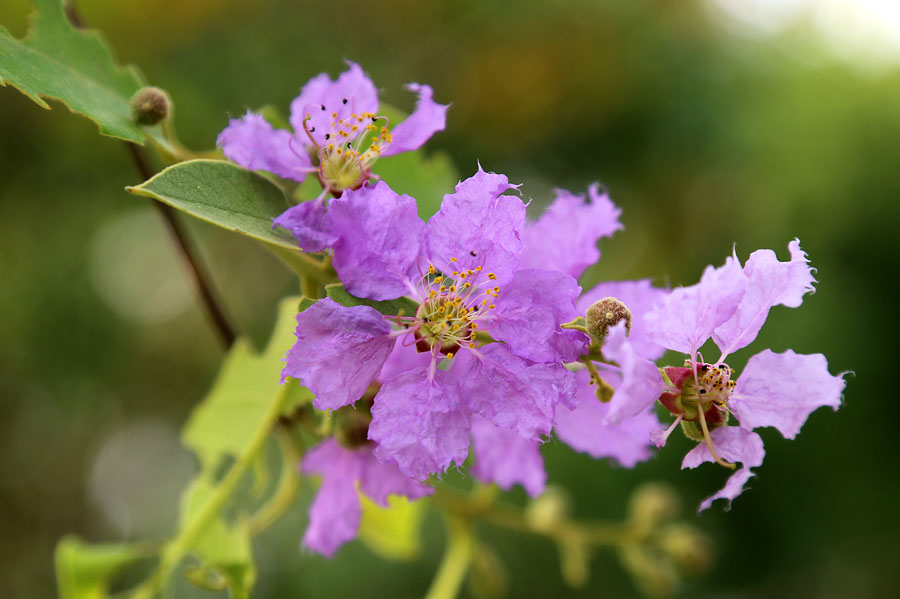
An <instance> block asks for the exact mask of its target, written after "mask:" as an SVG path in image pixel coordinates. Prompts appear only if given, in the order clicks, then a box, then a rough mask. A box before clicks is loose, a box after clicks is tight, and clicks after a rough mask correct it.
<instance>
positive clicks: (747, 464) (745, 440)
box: [681, 426, 766, 512]
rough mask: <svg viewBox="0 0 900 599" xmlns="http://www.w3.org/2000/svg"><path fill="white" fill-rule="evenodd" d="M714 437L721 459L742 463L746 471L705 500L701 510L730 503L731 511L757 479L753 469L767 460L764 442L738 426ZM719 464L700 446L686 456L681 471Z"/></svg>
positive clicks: (736, 475) (718, 431)
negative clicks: (720, 501) (719, 501)
mask: <svg viewBox="0 0 900 599" xmlns="http://www.w3.org/2000/svg"><path fill="white" fill-rule="evenodd" d="M710 436H711V438H712V441H713V444H714V445H715V446H716V452H717V453H718V454H719V456H720V457H722V458H724V459H726V460H728V461H730V462H733V463H737V462H740V463H741V465H742V467H741V468H740V469H739V470H738V471H737V472H735V473H734V474H732V475H731V476H730V477H729V478H728V481H727V482H726V483H725V486H724V487H723V488H722V490H721V491H719V492H718V493H716V494H715V495H712V496H711V497H707V498H706V499H704V500H703V503H701V504H700V509H699V510H698V511H700V512H702V511H703V510H705V509H707V508H708V507H709V506H711V505H712V503H713V501H715V500H716V499H727V500H728V506H729V507H731V501H732V500H734V498H735V497H737V496H738V495H740V494H741V493H743V492H744V485H745V484H747V481H748V480H750V478H752V477H753V476H754V475H753V472H751V471H750V469H751V468H756V467H757V466H759V465H761V464H762V463H763V458H764V457H766V452H765V450H764V449H763V442H762V439H761V438H760V437H759V435H757V434H756V433H754V432H750V431H746V430H744V429H742V428H739V427H737V426H726V427H723V428H717V429H716V430H714V431H712V432H711V433H710ZM715 461H716V460H715V458H714V457H713V456H712V454H711V453H710V451H709V447H707V446H706V443H700V444H699V445H697V446H696V447H695V448H694V449H692V450H691V451H689V452H688V453H687V455H686V456H684V461H682V463H681V467H682V468H696V467H697V466H699V465H700V464H702V463H704V462H715Z"/></svg>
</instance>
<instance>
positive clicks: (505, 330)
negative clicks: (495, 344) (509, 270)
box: [487, 269, 590, 362]
mask: <svg viewBox="0 0 900 599" xmlns="http://www.w3.org/2000/svg"><path fill="white" fill-rule="evenodd" d="M580 292H581V287H579V286H578V283H576V282H575V279H573V278H572V277H571V276H569V275H567V274H565V273H563V272H559V271H556V270H540V269H528V270H519V271H516V273H515V274H514V275H513V278H512V280H511V281H510V282H509V283H508V284H506V285H504V286H502V287H501V288H500V296H499V297H498V298H497V300H496V306H497V307H496V309H495V310H494V311H493V312H492V313H491V316H492V317H493V319H492V321H491V322H490V323H489V324H487V327H488V330H489V332H490V334H491V336H492V337H494V338H495V339H499V340H501V341H506V342H507V343H508V344H509V348H510V349H511V350H512V352H513V353H514V354H516V355H517V356H520V357H523V358H528V359H529V360H533V361H535V362H559V361H563V362H572V361H574V360H577V359H578V357H579V356H580V355H581V354H583V353H586V351H587V344H588V343H589V342H590V339H589V338H588V336H587V335H585V334H584V333H582V332H581V331H575V330H566V329H561V328H560V325H561V324H563V323H566V322H569V321H571V320H572V319H574V318H575V317H576V316H577V315H578V311H577V310H576V309H575V300H576V299H577V298H578V294H579V293H580Z"/></svg>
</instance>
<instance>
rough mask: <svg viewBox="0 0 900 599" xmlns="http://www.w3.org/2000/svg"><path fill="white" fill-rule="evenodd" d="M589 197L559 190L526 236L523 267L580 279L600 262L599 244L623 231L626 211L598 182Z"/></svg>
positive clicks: (524, 237) (589, 189)
mask: <svg viewBox="0 0 900 599" xmlns="http://www.w3.org/2000/svg"><path fill="white" fill-rule="evenodd" d="M588 198H589V199H587V200H585V197H584V196H583V195H573V194H572V193H570V192H568V191H566V190H564V189H558V190H556V199H555V200H553V203H552V204H550V206H548V207H547V210H545V211H544V213H543V214H542V215H541V217H540V218H539V219H538V220H537V221H536V222H534V223H530V224H529V225H527V226H526V228H525V231H524V233H523V235H522V241H523V243H524V245H525V247H524V249H523V251H522V262H521V264H520V267H521V268H547V269H551V270H561V271H563V272H566V273H568V274H570V275H572V276H573V277H575V278H576V279H577V278H578V277H580V276H581V274H582V273H583V272H584V271H585V269H586V268H587V267H588V266H590V265H592V264H594V263H595V262H597V260H599V259H600V250H598V249H597V241H599V240H600V238H602V237H609V236H610V235H612V234H613V233H615V232H616V231H618V230H619V229H621V228H623V227H622V223H620V222H619V215H620V214H621V213H622V210H621V209H620V208H618V207H617V206H616V205H615V204H613V203H612V200H610V199H609V195H608V194H607V193H606V192H605V191H604V192H603V193H602V194H601V193H600V191H599V186H598V185H597V184H596V183H594V184H593V185H591V186H590V187H589V188H588Z"/></svg>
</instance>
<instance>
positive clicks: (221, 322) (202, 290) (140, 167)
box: [125, 142, 235, 349]
mask: <svg viewBox="0 0 900 599" xmlns="http://www.w3.org/2000/svg"><path fill="white" fill-rule="evenodd" d="M125 145H126V146H127V147H128V151H129V153H130V154H131V158H132V160H133V161H134V165H135V168H137V171H138V173H140V175H141V177H143V179H144V180H145V181H146V180H147V179H149V178H150V177H152V176H153V171H152V170H151V169H150V166H149V165H148V164H147V160H146V158H145V157H144V153H143V151H142V150H141V147H140V146H138V145H137V144H134V143H131V142H125ZM153 205H154V206H155V207H156V209H157V210H158V211H159V213H160V215H161V216H162V218H163V220H164V221H165V222H166V227H167V228H168V230H169V233H170V234H171V235H172V238H173V239H174V241H175V243H176V244H177V245H178V249H179V250H180V253H181V256H182V258H183V259H184V262H185V264H186V266H187V267H188V270H189V271H190V273H191V278H192V279H193V281H194V285H195V287H196V289H197V292H198V294H199V295H200V300H201V303H202V304H203V305H204V306H205V307H206V313H207V316H208V317H209V319H210V321H211V322H212V325H213V328H215V329H216V332H217V333H218V335H219V338H220V340H221V341H222V344H223V345H224V346H225V348H226V349H227V348H229V347H231V345H232V344H233V343H234V339H235V333H234V329H232V327H231V325H230V324H229V323H228V320H227V319H226V318H225V314H224V313H223V311H222V308H221V307H220V306H219V304H218V302H217V301H216V299H215V296H214V295H213V292H212V284H211V283H210V278H209V275H208V274H207V273H206V272H205V271H204V270H203V268H202V267H201V265H200V262H199V260H197V258H196V256H195V255H194V251H193V250H192V248H191V246H190V245H189V244H188V241H187V236H186V235H185V232H184V229H182V227H181V225H180V224H179V222H178V220H177V219H176V217H175V210H174V208H172V207H171V206H169V205H167V204H163V203H162V202H157V201H154V202H153Z"/></svg>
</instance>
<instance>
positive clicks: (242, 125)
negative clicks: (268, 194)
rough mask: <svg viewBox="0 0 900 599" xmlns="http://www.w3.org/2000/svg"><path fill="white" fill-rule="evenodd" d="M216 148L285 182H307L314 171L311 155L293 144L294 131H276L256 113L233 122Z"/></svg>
mask: <svg viewBox="0 0 900 599" xmlns="http://www.w3.org/2000/svg"><path fill="white" fill-rule="evenodd" d="M216 145H218V146H219V147H220V148H222V151H223V152H224V153H225V156H226V157H227V158H228V159H229V160H231V161H232V162H234V163H236V164H239V165H241V166H243V167H244V168H248V169H251V170H258V171H269V172H270V173H275V174H276V175H278V176H279V177H284V178H285V179H291V180H293V181H303V180H304V179H305V178H306V175H307V173H308V172H309V171H310V169H312V163H311V162H310V161H309V155H308V154H307V153H306V152H305V151H304V150H303V147H302V145H300V144H297V143H295V142H292V141H291V134H290V132H288V131H285V130H283V129H273V128H272V125H270V124H269V123H268V122H267V121H266V119H264V118H263V117H261V116H260V115H258V114H254V113H252V112H248V113H247V114H246V115H245V116H244V117H243V118H241V119H231V120H229V121H228V126H227V127H225V129H223V130H222V132H221V133H219V138H218V139H217V140H216ZM292 145H293V146H294V148H295V149H296V151H295V149H294V148H292V147H291V146H292Z"/></svg>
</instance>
